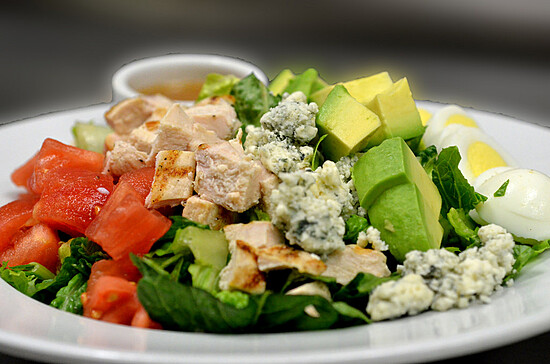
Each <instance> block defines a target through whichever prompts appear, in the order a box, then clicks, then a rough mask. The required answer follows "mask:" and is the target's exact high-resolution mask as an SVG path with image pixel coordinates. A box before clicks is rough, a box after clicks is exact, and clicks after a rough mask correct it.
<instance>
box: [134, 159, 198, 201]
mask: <svg viewBox="0 0 550 364" xmlns="http://www.w3.org/2000/svg"><path fill="white" fill-rule="evenodd" d="M194 179H195V153H193V152H186V151H181V150H163V151H160V152H159V153H158V154H157V158H156V163H155V176H154V178H153V184H152V185H151V192H149V195H147V198H146V199H145V206H146V207H147V208H159V207H162V206H176V205H179V204H181V203H182V202H183V201H185V200H187V199H188V198H189V197H191V196H192V195H193V181H194Z"/></svg>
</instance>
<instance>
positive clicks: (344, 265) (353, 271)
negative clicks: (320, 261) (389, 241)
mask: <svg viewBox="0 0 550 364" xmlns="http://www.w3.org/2000/svg"><path fill="white" fill-rule="evenodd" d="M325 264H326V266H327V269H326V270H325V271H324V272H323V274H322V275H323V276H325V277H333V278H336V282H338V283H340V284H342V285H346V284H348V283H349V282H351V281H352V280H353V278H355V276H356V275H357V274H358V273H370V274H372V275H375V276H377V277H387V276H389V275H390V270H389V269H388V266H387V265H386V256H385V255H384V254H382V253H381V252H379V251H377V250H372V249H364V248H361V247H360V246H358V245H346V246H345V248H344V249H342V250H337V251H335V252H334V253H332V254H330V255H329V256H328V257H327V259H326V260H325Z"/></svg>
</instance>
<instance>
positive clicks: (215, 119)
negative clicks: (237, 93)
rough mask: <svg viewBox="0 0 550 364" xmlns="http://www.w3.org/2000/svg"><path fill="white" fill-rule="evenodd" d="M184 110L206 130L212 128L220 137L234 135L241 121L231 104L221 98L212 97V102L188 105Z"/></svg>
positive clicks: (227, 137)
mask: <svg viewBox="0 0 550 364" xmlns="http://www.w3.org/2000/svg"><path fill="white" fill-rule="evenodd" d="M185 112H186V113H187V114H188V115H189V116H190V117H191V118H192V119H193V120H194V121H195V123H197V124H200V125H202V126H203V127H204V128H205V129H207V130H212V131H213V132H215V133H216V135H217V136H218V137H219V138H220V139H230V138H232V137H233V136H234V135H235V132H236V131H237V129H238V128H239V127H240V126H241V122H240V121H239V119H237V113H236V112H235V109H233V106H231V105H230V104H229V103H228V102H227V101H225V100H223V99H221V98H215V99H212V103H209V104H201V105H195V106H192V107H190V108H189V109H187V110H185Z"/></svg>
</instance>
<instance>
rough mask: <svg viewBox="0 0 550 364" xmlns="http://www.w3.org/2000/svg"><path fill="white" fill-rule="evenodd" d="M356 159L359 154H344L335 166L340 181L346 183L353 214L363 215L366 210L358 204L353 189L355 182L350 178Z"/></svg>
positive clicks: (355, 192)
mask: <svg viewBox="0 0 550 364" xmlns="http://www.w3.org/2000/svg"><path fill="white" fill-rule="evenodd" d="M358 160H359V154H354V155H352V156H344V157H342V158H340V159H339V160H338V161H337V162H336V168H338V173H340V178H341V179H342V182H343V183H344V184H345V185H346V187H347V188H348V189H349V192H350V194H351V205H352V206H353V214H355V215H358V216H365V215H366V214H367V211H366V210H365V209H364V208H362V207H361V206H360V205H359V196H358V194H357V190H356V189H355V183H354V182H353V179H352V178H351V170H352V168H353V166H354V165H355V163H356V162H357V161H358Z"/></svg>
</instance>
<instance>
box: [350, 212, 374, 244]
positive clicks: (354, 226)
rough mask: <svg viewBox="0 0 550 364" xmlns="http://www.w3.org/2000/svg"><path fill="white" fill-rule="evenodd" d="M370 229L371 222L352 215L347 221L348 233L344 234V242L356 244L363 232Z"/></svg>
mask: <svg viewBox="0 0 550 364" xmlns="http://www.w3.org/2000/svg"><path fill="white" fill-rule="evenodd" d="M368 227H369V222H368V221H367V219H365V218H364V217H362V216H358V215H351V216H350V218H349V219H347V220H346V233H345V234H344V240H345V241H346V242H348V243H355V242H356V241H357V236H358V235H359V233H360V232H361V231H364V230H366V229H367V228H368Z"/></svg>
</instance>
